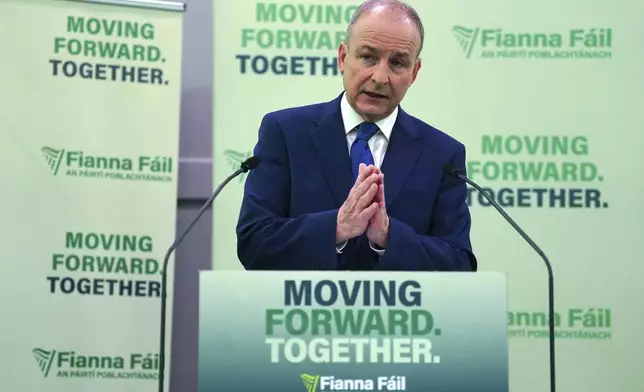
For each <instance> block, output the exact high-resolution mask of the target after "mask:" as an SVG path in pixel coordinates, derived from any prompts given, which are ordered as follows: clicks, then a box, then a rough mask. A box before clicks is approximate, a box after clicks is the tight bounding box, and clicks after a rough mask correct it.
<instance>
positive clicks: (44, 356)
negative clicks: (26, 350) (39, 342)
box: [32, 348, 56, 377]
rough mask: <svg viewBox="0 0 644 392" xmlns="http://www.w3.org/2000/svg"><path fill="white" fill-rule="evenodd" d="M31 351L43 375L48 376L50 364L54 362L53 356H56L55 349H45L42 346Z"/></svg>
mask: <svg viewBox="0 0 644 392" xmlns="http://www.w3.org/2000/svg"><path fill="white" fill-rule="evenodd" d="M32 353H33V355H34V358H35V359H36V362H37V363H38V367H39V368H40V370H41V371H42V373H43V375H44V376H45V377H47V376H49V370H50V369H51V364H52V363H53V362H54V358H56V350H51V351H47V350H43V349H42V348H35V349H33V351H32Z"/></svg>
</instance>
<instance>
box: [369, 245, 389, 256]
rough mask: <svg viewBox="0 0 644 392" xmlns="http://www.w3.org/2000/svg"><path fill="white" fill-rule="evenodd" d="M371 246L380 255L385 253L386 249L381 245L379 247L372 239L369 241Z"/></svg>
mask: <svg viewBox="0 0 644 392" xmlns="http://www.w3.org/2000/svg"><path fill="white" fill-rule="evenodd" d="M369 247H370V248H371V250H373V251H374V252H376V253H378V254H379V255H380V256H383V255H384V254H385V250H386V249H382V248H381V247H379V246H378V245H376V244H375V243H373V242H371V241H369Z"/></svg>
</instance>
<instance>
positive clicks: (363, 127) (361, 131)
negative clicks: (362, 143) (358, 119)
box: [357, 122, 379, 140]
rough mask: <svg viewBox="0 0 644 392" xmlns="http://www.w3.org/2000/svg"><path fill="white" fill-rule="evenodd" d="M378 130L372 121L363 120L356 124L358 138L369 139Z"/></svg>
mask: <svg viewBox="0 0 644 392" xmlns="http://www.w3.org/2000/svg"><path fill="white" fill-rule="evenodd" d="M378 131H379V128H378V126H377V125H376V124H374V123H372V122H363V123H362V124H360V125H359V126H358V136H357V138H358V139H364V140H369V139H371V137H372V136H373V135H375V134H376V132H378Z"/></svg>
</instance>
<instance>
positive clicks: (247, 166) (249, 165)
mask: <svg viewBox="0 0 644 392" xmlns="http://www.w3.org/2000/svg"><path fill="white" fill-rule="evenodd" d="M258 165H259V159H258V158H256V157H250V158H248V159H247V160H245V161H244V162H242V164H241V167H240V168H239V169H237V170H236V171H235V172H233V173H232V174H231V175H229V176H228V177H227V178H226V179H225V180H224V181H223V182H222V183H221V184H220V185H219V186H218V187H217V189H215V191H214V192H213V194H212V196H210V198H209V199H208V200H207V201H206V202H205V203H204V205H203V206H202V207H201V209H200V210H199V212H198V213H197V215H196V216H195V217H194V218H193V219H192V221H191V222H190V224H189V225H188V227H187V228H186V229H185V230H184V231H183V233H182V234H181V236H180V237H179V238H177V239H176V240H175V241H174V242H173V243H172V245H171V246H170V247H169V248H168V251H167V252H166V254H165V257H164V258H163V270H162V271H161V334H160V335H161V336H160V340H159V389H158V391H159V392H164V391H163V383H164V378H165V377H164V375H165V335H166V331H165V329H166V327H165V326H166V307H167V306H166V287H167V280H168V275H167V272H168V261H169V260H170V255H172V252H174V250H175V249H176V248H177V247H178V246H179V244H180V243H181V241H183V239H184V238H185V237H186V235H188V233H189V232H190V230H192V227H193V226H194V225H195V224H196V223H197V221H198V220H199V218H201V216H202V215H203V213H204V212H206V210H207V209H208V208H209V207H210V205H211V204H212V203H213V201H214V200H215V198H216V197H217V195H218V194H219V192H221V190H222V189H224V187H225V186H226V185H227V184H228V183H229V182H230V181H232V180H233V179H234V178H235V177H237V176H238V175H240V174H242V173H246V172H248V171H250V170H253V169H254V168H256V167H257V166H258Z"/></svg>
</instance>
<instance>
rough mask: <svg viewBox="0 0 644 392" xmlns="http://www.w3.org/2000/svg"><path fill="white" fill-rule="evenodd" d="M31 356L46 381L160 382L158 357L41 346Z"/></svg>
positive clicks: (156, 355)
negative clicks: (92, 352)
mask: <svg viewBox="0 0 644 392" xmlns="http://www.w3.org/2000/svg"><path fill="white" fill-rule="evenodd" d="M31 353H32V355H33V357H34V358H35V360H36V364H37V365H38V368H39V369H40V371H41V372H42V374H43V376H44V377H46V378H53V377H56V378H85V379H88V378H90V379H103V380H119V379H138V380H156V379H157V378H158V371H159V356H158V354H152V353H147V354H144V353H129V354H128V355H111V354H110V355H96V354H89V355H88V354H85V353H81V352H77V351H75V350H45V349H42V348H39V347H37V348H34V349H33V350H32V351H31Z"/></svg>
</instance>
